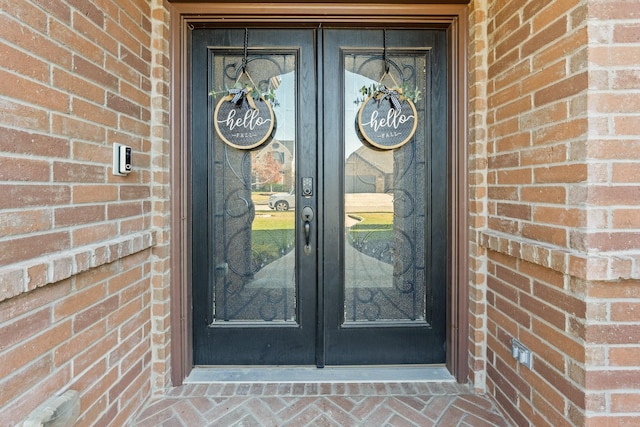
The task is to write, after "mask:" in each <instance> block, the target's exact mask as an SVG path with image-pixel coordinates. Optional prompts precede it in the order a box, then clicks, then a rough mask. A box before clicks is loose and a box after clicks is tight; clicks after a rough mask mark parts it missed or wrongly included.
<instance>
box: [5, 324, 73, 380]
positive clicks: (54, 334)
mask: <svg viewBox="0 0 640 427" xmlns="http://www.w3.org/2000/svg"><path fill="white" fill-rule="evenodd" d="M69 337H71V321H69V320H68V321H65V322H62V323H59V324H57V325H55V326H52V327H51V328H49V329H47V330H46V331H44V332H42V331H41V332H40V333H39V334H38V335H35V336H33V337H31V338H30V339H28V340H23V341H21V343H20V344H19V345H17V346H15V347H12V348H11V349H10V350H8V351H6V352H4V353H3V354H2V363H1V364H0V378H5V377H7V376H9V375H10V374H11V373H12V372H14V371H16V370H18V369H20V368H22V367H23V366H26V365H27V364H29V363H30V362H31V361H32V360H35V359H37V358H38V357H40V356H42V355H43V354H45V353H47V352H48V351H50V350H51V349H53V348H54V347H56V346H58V345H60V344H61V343H62V342H64V341H66V340H67V339H69Z"/></svg>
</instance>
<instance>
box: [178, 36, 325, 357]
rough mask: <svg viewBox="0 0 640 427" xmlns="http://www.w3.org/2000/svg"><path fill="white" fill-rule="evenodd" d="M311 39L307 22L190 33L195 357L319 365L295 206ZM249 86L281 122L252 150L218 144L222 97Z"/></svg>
mask: <svg viewBox="0 0 640 427" xmlns="http://www.w3.org/2000/svg"><path fill="white" fill-rule="evenodd" d="M314 39H315V33H314V31H313V30H293V29H292V30H288V29H283V30H274V29H259V28H250V29H248V30H245V29H243V28H237V29H235V28H234V29H211V28H202V29H198V28H196V29H194V30H193V31H192V45H191V59H190V60H191V81H192V84H191V108H192V109H191V112H190V113H191V114H190V117H191V123H190V127H191V183H192V186H191V188H192V193H191V224H192V252H193V254H192V260H193V265H192V292H193V331H194V337H193V339H194V359H195V360H194V364H195V365H230V364H234V365H243V364H245V365H246V364H251V365H256V364H263V365H277V364H305V365H310V364H314V363H315V341H316V305H317V301H316V298H317V297H316V294H317V292H316V288H317V285H316V269H317V266H316V254H315V253H314V254H305V253H304V251H303V250H302V248H303V246H304V244H305V240H306V236H303V232H304V230H303V227H301V226H300V220H299V217H300V215H299V214H296V212H297V211H296V207H298V206H301V203H302V199H301V196H300V195H299V194H298V193H299V192H298V191H296V184H300V183H301V177H305V178H309V177H311V178H315V176H316V163H315V159H316V145H317V144H316V110H315V105H316V102H315V96H316V95H315V93H316V88H315V82H316V78H315V73H316V67H315V63H316V54H315V49H314ZM252 40H255V41H256V42H255V44H253V45H252ZM243 65H244V68H243ZM243 71H244V72H243ZM245 83H246V84H248V85H250V86H251V87H252V89H253V92H254V93H256V92H259V93H261V94H265V97H268V98H269V99H268V101H269V102H270V103H271V105H272V107H273V111H274V119H275V122H276V123H275V127H274V129H275V130H274V133H273V138H271V139H270V140H268V141H266V142H265V143H264V144H262V145H260V146H258V147H255V148H253V149H250V150H246V149H242V148H238V147H234V146H233V145H232V144H229V143H228V141H226V142H225V141H223V140H222V139H221V138H220V137H219V136H218V134H217V132H216V128H215V122H214V121H215V119H216V117H214V111H215V109H216V105H217V104H218V102H220V99H221V98H222V97H224V96H226V95H227V94H228V93H229V89H232V88H234V86H237V84H245ZM250 95H251V94H249V96H250ZM218 119H220V118H219V117H218ZM249 121H250V119H246V120H242V122H243V124H244V125H247V126H246V127H245V128H244V129H242V130H243V131H249V132H250V131H251V125H250V123H249ZM313 180H314V181H315V179H313ZM273 193H275V197H271V199H272V200H269V197H268V195H269V194H273ZM276 199H277V200H276ZM285 203H286V208H285ZM315 204H316V202H315V199H314V198H313V197H305V198H304V205H305V206H310V207H311V208H312V209H315V208H316V206H315ZM311 238H312V239H315V235H314V236H311ZM301 278H303V279H304V280H301Z"/></svg>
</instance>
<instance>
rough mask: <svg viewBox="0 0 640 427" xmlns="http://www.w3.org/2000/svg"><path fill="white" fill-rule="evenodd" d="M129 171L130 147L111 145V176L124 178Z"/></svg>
mask: <svg viewBox="0 0 640 427" xmlns="http://www.w3.org/2000/svg"><path fill="white" fill-rule="evenodd" d="M131 169H132V168H131V147H129V146H127V145H123V144H113V174H114V175H119V176H126V175H127V174H128V173H129V172H131Z"/></svg>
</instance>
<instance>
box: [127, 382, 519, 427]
mask: <svg viewBox="0 0 640 427" xmlns="http://www.w3.org/2000/svg"><path fill="white" fill-rule="evenodd" d="M158 426H163V427H173V426H176V427H183V426H188V427H199V426H220V427H225V426H278V427H284V426H292V427H300V426H323V427H325V426H340V427H345V426H349V427H351V426H420V427H422V426H447V427H449V426H473V427H477V426H509V424H508V423H507V422H506V421H505V419H504V418H503V417H502V415H500V412H499V411H498V409H497V408H496V407H495V405H494V404H493V402H492V401H491V400H490V399H489V398H486V397H483V396H478V395H476V394H473V393H472V392H471V391H470V390H469V389H468V388H467V387H466V386H462V385H459V384H455V383H447V382H443V383H429V382H423V383H358V384H355V383H331V384H329V383H319V384H318V383H308V384H301V383H267V384H247V383H212V384H188V385H184V386H181V387H176V388H173V389H171V390H170V391H169V392H168V394H167V396H165V397H162V398H159V399H156V400H152V401H150V402H149V403H148V404H147V405H146V407H145V408H144V409H143V410H142V412H140V414H139V415H138V416H137V418H136V420H135V421H134V422H133V423H132V427H158Z"/></svg>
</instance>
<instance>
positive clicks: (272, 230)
mask: <svg viewBox="0 0 640 427" xmlns="http://www.w3.org/2000/svg"><path fill="white" fill-rule="evenodd" d="M357 216H358V217H359V218H362V221H361V222H359V223H357V224H355V225H353V226H352V227H351V228H350V229H349V232H350V241H352V242H354V243H356V246H360V245H362V244H364V243H365V242H366V243H368V245H370V246H372V247H374V248H375V247H376V246H377V244H384V243H388V242H390V241H391V240H392V239H393V214H392V213H390V212H365V213H358V215H357ZM295 221H296V212H295V211H293V210H292V211H287V212H277V211H270V212H265V213H262V214H261V213H260V212H256V217H255V218H254V220H253V227H252V229H253V231H252V249H253V253H254V257H257V258H258V259H256V260H255V261H256V262H257V263H258V265H260V264H262V265H266V264H268V263H270V262H272V261H274V260H276V259H278V258H280V257H281V256H282V255H284V254H286V253H288V252H289V251H290V250H292V249H293V242H294V240H295V234H294V229H295ZM358 243H359V244H358Z"/></svg>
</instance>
